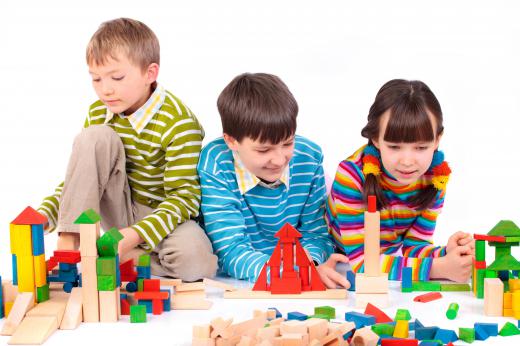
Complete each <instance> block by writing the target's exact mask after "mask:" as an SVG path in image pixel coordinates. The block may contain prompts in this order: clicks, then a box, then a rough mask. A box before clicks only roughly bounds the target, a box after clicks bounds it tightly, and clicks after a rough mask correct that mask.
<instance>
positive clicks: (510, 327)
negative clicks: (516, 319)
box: [498, 322, 520, 336]
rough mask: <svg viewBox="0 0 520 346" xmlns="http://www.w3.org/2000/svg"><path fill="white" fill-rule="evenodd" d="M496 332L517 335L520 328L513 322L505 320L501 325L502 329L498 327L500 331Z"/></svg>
mask: <svg viewBox="0 0 520 346" xmlns="http://www.w3.org/2000/svg"><path fill="white" fill-rule="evenodd" d="M498 334H499V335H501V336H511V335H519V334H520V330H519V329H518V327H517V326H515V325H514V324H513V323H511V322H506V324H504V326H503V327H502V329H500V332H498Z"/></svg>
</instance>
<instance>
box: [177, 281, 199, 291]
mask: <svg viewBox="0 0 520 346" xmlns="http://www.w3.org/2000/svg"><path fill="white" fill-rule="evenodd" d="M205 288H206V286H205V285H204V282H189V283H184V284H182V285H178V286H176V287H175V292H186V291H204V290H205Z"/></svg>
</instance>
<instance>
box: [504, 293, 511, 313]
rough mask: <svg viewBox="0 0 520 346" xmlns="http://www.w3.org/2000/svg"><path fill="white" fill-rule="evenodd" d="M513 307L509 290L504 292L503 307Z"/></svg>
mask: <svg viewBox="0 0 520 346" xmlns="http://www.w3.org/2000/svg"><path fill="white" fill-rule="evenodd" d="M512 308H513V295H512V293H511V292H504V309H512Z"/></svg>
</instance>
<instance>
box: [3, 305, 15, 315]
mask: <svg viewBox="0 0 520 346" xmlns="http://www.w3.org/2000/svg"><path fill="white" fill-rule="evenodd" d="M13 304H14V302H5V303H4V315H5V317H7V316H9V313H10V312H11V308H12V307H13Z"/></svg>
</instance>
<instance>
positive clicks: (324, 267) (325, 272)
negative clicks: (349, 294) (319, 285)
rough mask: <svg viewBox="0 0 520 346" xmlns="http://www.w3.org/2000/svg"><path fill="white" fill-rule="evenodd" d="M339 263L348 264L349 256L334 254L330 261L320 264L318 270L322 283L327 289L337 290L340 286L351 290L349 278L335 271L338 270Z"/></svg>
mask: <svg viewBox="0 0 520 346" xmlns="http://www.w3.org/2000/svg"><path fill="white" fill-rule="evenodd" d="M338 262H343V263H348V258H347V256H345V255H342V254H339V253H334V254H332V255H330V257H329V259H328V260H327V261H325V263H323V264H320V265H319V266H318V267H316V269H317V270H318V273H319V274H320V278H321V281H323V283H324V284H325V286H327V288H337V286H338V285H340V286H343V287H344V288H346V289H349V288H350V282H348V280H347V278H346V277H345V276H344V275H341V274H340V273H338V272H337V271H336V270H334V268H336V263H338Z"/></svg>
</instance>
